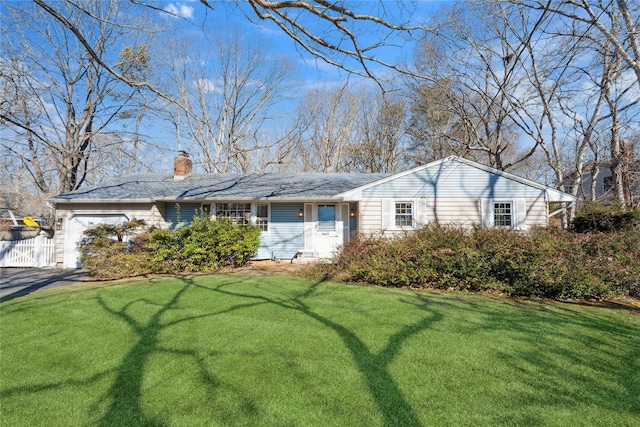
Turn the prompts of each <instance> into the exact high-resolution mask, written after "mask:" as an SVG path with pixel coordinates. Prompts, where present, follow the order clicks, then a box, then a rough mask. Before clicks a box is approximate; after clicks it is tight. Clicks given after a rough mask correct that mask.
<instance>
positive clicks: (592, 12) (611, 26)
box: [511, 0, 640, 86]
mask: <svg viewBox="0 0 640 427" xmlns="http://www.w3.org/2000/svg"><path fill="white" fill-rule="evenodd" d="M511 1H513V2H514V3H517V4H518V5H523V6H526V7H529V8H532V9H536V10H542V11H545V12H549V13H552V14H554V15H557V16H559V17H561V18H565V19H566V20H568V21H570V22H573V23H574V24H577V25H569V26H568V27H569V28H573V29H575V28H580V32H579V33H575V32H574V33H573V34H572V36H577V37H580V36H582V35H586V34H587V32H592V31H593V30H595V31H597V32H599V33H600V34H601V35H602V37H603V38H604V39H605V40H606V41H607V43H609V44H610V45H611V46H612V48H613V51H614V53H615V55H616V56H617V57H619V58H620V60H621V61H622V62H624V63H625V64H626V66H628V67H630V68H631V69H632V70H633V72H634V73H635V75H636V84H637V85H638V86H640V32H639V28H640V21H638V13H639V12H640V4H639V3H638V2H636V1H628V0H611V1H603V0H570V1H560V0H511ZM618 18H619V19H618Z"/></svg>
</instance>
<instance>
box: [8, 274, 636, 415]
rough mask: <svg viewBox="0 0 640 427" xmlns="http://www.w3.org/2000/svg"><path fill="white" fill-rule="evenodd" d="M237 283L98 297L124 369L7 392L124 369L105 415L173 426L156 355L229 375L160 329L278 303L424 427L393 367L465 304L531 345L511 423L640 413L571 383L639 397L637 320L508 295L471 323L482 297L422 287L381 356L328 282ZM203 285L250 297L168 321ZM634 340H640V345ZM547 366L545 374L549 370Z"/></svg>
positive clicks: (466, 327) (520, 352) (383, 405)
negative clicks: (157, 380)
mask: <svg viewBox="0 0 640 427" xmlns="http://www.w3.org/2000/svg"><path fill="white" fill-rule="evenodd" d="M228 279H229V280H225V281H224V282H223V283H221V284H214V285H210V286H208V285H204V284H202V283H198V282H196V281H194V279H193V278H191V277H180V278H179V280H181V281H182V282H183V283H182V284H181V286H180V288H179V289H178V290H177V292H175V294H174V295H172V296H171V298H170V299H169V300H168V301H167V302H164V303H157V302H154V301H150V300H148V299H136V300H131V301H128V302H126V304H125V305H124V306H122V307H121V308H113V307H112V305H110V304H109V302H108V301H106V300H105V299H103V298H102V297H101V296H98V298H97V301H98V304H99V305H100V306H101V307H102V309H103V310H105V311H106V312H108V313H109V314H111V315H112V316H114V317H115V318H117V319H118V320H120V321H122V322H124V324H125V325H126V326H127V327H128V328H129V329H130V330H131V331H133V332H134V333H135V334H136V336H137V340H136V342H135V344H134V345H133V346H132V347H131V349H130V350H129V351H128V352H127V354H126V355H125V356H124V358H123V359H122V361H121V362H119V364H118V366H116V367H115V368H112V369H109V370H106V371H104V372H100V373H97V374H96V375H94V376H92V377H90V378H87V379H85V380H77V381H76V380H73V381H60V382H59V383H52V384H42V385H33V386H25V387H20V388H15V389H10V390H6V391H5V392H3V393H2V395H3V396H8V395H15V394H28V393H33V392H36V391H41V390H51V389H56V388H63V387H68V386H69V385H72V386H73V385H78V386H83V385H87V384H90V383H92V382H96V381H99V380H100V379H101V378H104V377H105V376H107V375H115V378H114V380H113V382H112V383H111V385H110V387H109V389H108V391H107V392H106V394H105V395H104V396H102V397H101V400H100V402H108V409H107V411H106V413H104V415H103V416H102V418H101V420H100V425H103V426H113V425H127V426H134V425H138V426H164V425H165V423H164V422H163V421H162V420H160V419H158V418H155V417H152V416H149V415H147V414H146V413H145V410H144V408H143V406H142V404H143V398H144V396H143V393H144V390H143V381H144V374H145V371H144V369H145V366H146V365H147V364H148V363H149V361H150V359H151V357H152V356H154V355H156V354H173V355H178V356H180V357H188V358H190V359H191V360H193V361H194V363H195V365H196V366H197V369H198V372H199V374H198V375H199V376H200V379H201V381H202V383H203V384H204V385H205V387H206V392H207V393H208V394H209V395H210V396H212V395H213V394H214V393H215V392H216V391H217V390H218V389H219V388H220V381H218V380H217V379H216V378H215V377H214V375H212V374H211V372H210V371H209V369H208V368H207V367H206V361H205V360H204V359H203V358H202V356H200V355H199V354H198V352H197V351H195V350H194V351H191V350H177V349H172V348H166V347H164V346H162V344H161V341H160V334H161V333H162V332H163V331H165V330H167V329H168V328H171V327H173V326H176V325H179V324H182V323H185V322H192V321H196V320H198V319H203V318H212V317H215V316H218V315H222V314H225V313H230V312H234V311H238V310H244V309H250V308H253V307H256V306H261V305H272V306H274V307H279V308H281V309H284V310H293V311H295V312H297V313H300V314H302V315H304V316H307V317H308V318H310V319H313V320H314V321H316V322H318V324H320V325H322V326H323V327H326V328H327V329H329V330H331V331H333V332H335V334H336V336H338V337H339V338H340V339H341V341H342V342H343V343H344V346H345V348H346V349H347V350H348V351H349V354H350V355H351V357H352V359H353V361H354V364H355V366H356V368H357V369H358V371H359V372H360V374H361V375H362V378H363V380H364V382H365V383H366V385H367V387H368V390H369V393H370V395H371V397H372V399H373V401H374V402H375V404H376V406H377V408H378V410H379V411H380V414H381V415H382V417H383V419H384V424H385V425H402V426H420V425H421V422H420V419H419V416H418V414H417V413H416V411H415V410H414V408H412V406H411V404H410V403H409V402H408V400H407V399H406V398H405V396H404V395H403V393H402V391H401V389H400V387H399V385H398V384H397V382H396V381H395V380H394V378H393V377H392V375H391V373H390V365H391V363H392V361H393V360H394V358H395V357H396V356H397V355H398V354H399V352H400V350H401V349H402V347H403V345H404V343H405V342H406V341H407V339H409V338H411V337H412V336H415V335H416V334H419V333H420V332H422V331H425V330H427V329H430V328H432V327H433V325H434V323H435V322H439V321H441V320H442V319H443V315H442V314H441V313H442V311H444V310H445V309H448V307H451V308H455V310H456V311H455V312H457V313H460V319H459V321H460V327H459V328H458V329H457V330H456V332H457V333H461V334H463V335H468V336H469V337H473V336H475V335H476V334H478V333H482V332H487V331H491V330H499V331H508V332H509V333H510V334H512V335H513V332H516V334H515V335H514V336H515V337H516V339H518V340H522V341H523V342H524V343H525V344H528V345H524V346H522V347H520V348H496V349H495V353H496V354H497V357H498V359H499V360H502V361H503V363H504V365H505V366H506V367H507V366H508V368H509V370H511V372H513V371H515V372H517V373H518V374H519V375H520V378H519V379H518V382H523V383H524V384H526V385H527V391H526V392H521V394H520V395H519V396H517V397H516V398H515V401H514V402H511V403H505V402H500V405H503V406H504V407H505V409H507V411H506V413H507V414H509V415H511V416H513V417H514V418H511V419H510V421H512V422H513V424H524V423H528V424H538V423H541V422H544V421H543V420H542V418H539V417H536V416H535V414H533V415H532V414H531V412H530V411H529V412H528V413H525V414H522V413H521V408H522V406H524V405H535V406H536V407H539V408H543V407H545V405H549V404H550V398H551V400H553V401H554V402H552V403H555V404H558V405H562V406H566V407H572V406H574V407H575V405H580V404H585V403H586V404H588V405H591V406H595V407H602V408H604V409H608V410H612V411H625V410H626V411H628V412H629V413H630V414H633V415H639V414H640V409H639V408H640V405H639V406H636V407H635V408H633V407H628V408H625V407H624V405H623V406H620V405H616V404H615V399H611V397H610V394H611V393H613V395H615V393H619V392H616V391H615V390H612V389H611V386H610V384H609V383H607V384H598V385H597V387H594V388H593V390H592V389H591V388H590V387H588V385H586V384H582V383H585V382H587V381H589V380H590V378H589V377H579V378H578V381H580V382H582V383H581V384H580V387H578V388H575V387H574V388H571V387H567V382H570V379H571V377H573V376H576V375H579V372H578V373H576V372H573V371H572V369H571V366H585V365H592V364H594V363H597V364H598V365H599V366H597V367H596V369H598V370H600V371H601V372H602V375H603V377H608V378H615V381H617V382H618V383H619V384H622V385H623V387H624V388H626V390H627V393H628V394H629V396H633V394H632V393H636V396H637V393H638V390H640V379H639V378H638V375H639V374H638V371H640V366H638V365H639V364H640V362H639V361H640V348H639V345H638V344H637V343H638V341H640V332H638V331H633V330H632V328H631V327H630V326H625V325H620V324H619V323H617V322H615V321H609V320H606V319H603V318H602V317H601V316H600V317H595V316H590V315H588V314H586V313H583V312H579V311H574V310H571V309H568V308H567V309H563V308H557V307H555V306H554V307H553V308H548V307H545V306H544V304H543V303H540V304H529V305H526V304H523V303H521V302H513V301H508V300H506V301H503V302H502V303H503V304H504V307H505V309H504V310H502V309H501V308H500V307H499V306H498V307H492V308H487V307H484V306H483V307H482V309H483V313H486V314H483V316H484V317H482V321H481V322H475V323H473V324H471V323H466V322H465V321H464V320H465V319H464V313H465V311H467V312H468V313H469V317H473V316H476V318H477V313H476V312H477V311H478V310H479V309H480V308H479V307H478V306H477V304H476V303H474V302H470V301H466V300H457V299H455V298H450V299H447V300H445V299H443V298H437V299H433V300H432V299H429V300H427V299H426V298H424V297H423V296H421V295H422V294H421V293H416V294H415V299H412V300H410V301H409V300H403V302H404V303H406V304H411V305H412V306H413V307H414V308H415V309H417V310H419V311H422V312H423V313H424V316H422V317H421V318H420V319H419V320H418V321H416V322H414V323H412V324H410V325H407V326H404V327H402V328H401V329H400V330H399V331H397V332H396V333H394V334H392V335H391V336H389V338H388V339H387V342H386V345H385V346H384V347H383V348H382V349H381V350H380V351H378V352H373V351H371V350H370V349H369V348H368V347H367V345H366V343H365V342H364V341H363V339H362V338H361V337H359V336H358V335H357V334H356V333H355V332H353V331H352V330H350V329H349V328H347V327H346V326H344V325H342V324H340V323H338V322H337V321H336V320H334V319H332V318H329V317H327V316H323V315H322V314H320V313H318V312H317V310H314V309H312V307H311V306H310V305H309V304H308V303H307V301H306V300H307V299H308V298H310V297H312V296H314V295H315V294H316V291H317V290H318V287H319V284H320V283H321V282H319V283H316V284H314V285H311V286H309V287H308V288H306V289H305V290H304V292H300V293H299V294H296V295H293V296H285V297H279V296H273V295H269V294H268V293H267V292H268V291H266V290H260V292H256V293H255V294H249V293H247V292H244V293H243V292H240V291H239V290H238V288H237V287H234V285H237V284H242V283H244V282H245V281H246V279H243V278H241V277H233V278H232V277H231V276H228ZM152 281H153V279H152ZM195 289H199V290H204V291H206V292H211V293H212V294H217V295H219V296H222V295H224V296H230V297H233V298H234V299H235V298H238V299H240V300H241V301H245V302H244V303H241V304H234V305H231V306H229V307H227V308H224V309H221V310H219V311H213V312H208V313H201V314H196V315H191V316H189V315H186V316H182V317H179V318H177V319H175V320H168V319H166V317H168V316H166V315H168V314H169V313H171V312H173V313H175V312H176V310H179V309H181V308H184V307H181V306H180V301H181V299H182V298H183V297H184V296H185V295H186V294H187V293H188V292H189V291H191V290H195ZM136 304H145V305H146V306H148V307H157V309H154V310H153V311H152V313H150V314H149V315H148V316H147V317H146V318H145V321H140V320H137V319H136V318H135V317H134V316H133V314H132V313H135V310H133V307H134V306H135V305H136ZM511 306H517V308H518V309H519V310H522V313H523V315H522V317H519V318H516V319H514V318H513V312H514V311H513V309H509V307H511ZM441 309H442V310H441ZM174 315H175V314H174ZM572 326H575V327H580V328H583V329H580V330H584V332H582V333H580V334H578V335H576V334H575V332H574V329H575V328H572ZM541 328H552V329H553V330H552V332H553V334H540V333H539V331H540V330H541ZM597 330H599V331H601V332H603V333H608V334H611V335H613V336H614V337H615V339H614V340H612V341H609V340H602V339H600V338H598V337H596V336H594V335H593V334H589V331H597ZM532 338H533V339H536V340H538V341H537V342H536V343H535V344H536V345H535V347H533V348H532V346H531V342H530V340H531V339H532ZM554 339H561V340H564V341H566V344H564V345H561V346H558V345H557V343H555V342H553V340H554ZM612 342H614V343H616V344H619V345H620V346H623V345H627V346H628V350H629V351H628V352H627V353H626V354H625V355H623V357H624V358H625V359H627V360H626V362H623V363H622V369H621V366H620V365H619V364H616V363H614V362H613V361H614V360H617V359H619V357H620V354H619V352H616V351H614V350H615V349H611V348H610V345H611V343H612ZM633 342H635V343H636V344H635V345H634V344H632V343H633ZM575 345H577V346H579V347H584V348H591V347H597V348H598V349H599V350H600V352H601V353H600V354H601V356H593V355H588V354H585V353H584V352H579V351H572V349H571V346H575ZM594 357H595V359H594ZM567 367H569V368H567ZM497 372H498V375H502V374H504V375H505V377H504V378H502V379H501V380H502V381H504V382H505V383H507V382H509V381H512V379H510V378H509V376H508V374H507V373H505V372H503V371H502V370H498V371H497ZM540 372H542V375H541V374H540ZM585 390H586V391H588V392H589V393H590V394H589V395H588V396H585V395H584V393H585ZM240 398H241V396H240ZM628 400H629V401H633V397H629V399H628ZM518 401H520V403H518ZM508 404H512V405H513V407H512V408H507V407H506V406H507V405H508ZM99 405H100V403H96V404H95V406H96V408H95V409H96V410H99V409H98V406H99ZM518 405H521V406H518ZM630 406H631V405H630ZM241 407H242V408H243V410H244V411H245V412H247V413H255V412H256V411H257V409H256V407H255V405H254V403H253V402H252V401H250V400H248V399H247V400H246V401H244V402H242V405H241ZM495 412H496V413H504V412H505V411H498V410H496V411H495ZM498 416H499V415H496V419H495V422H496V424H504V423H505V422H506V421H505V419H503V418H497V417H498ZM518 417H519V418H518Z"/></svg>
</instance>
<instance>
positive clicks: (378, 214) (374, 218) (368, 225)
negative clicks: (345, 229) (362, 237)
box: [359, 199, 382, 234]
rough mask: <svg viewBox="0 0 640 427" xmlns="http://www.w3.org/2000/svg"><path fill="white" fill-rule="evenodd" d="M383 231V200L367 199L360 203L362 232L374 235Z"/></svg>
mask: <svg viewBox="0 0 640 427" xmlns="http://www.w3.org/2000/svg"><path fill="white" fill-rule="evenodd" d="M381 230H382V200H381V199H366V200H363V201H361V202H360V230H359V231H360V232H361V233H364V234H372V233H376V232H378V233H379V232H380V231H381Z"/></svg>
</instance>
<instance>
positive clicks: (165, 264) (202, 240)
mask: <svg viewBox="0 0 640 427" xmlns="http://www.w3.org/2000/svg"><path fill="white" fill-rule="evenodd" d="M259 245H260V228H259V227H257V226H255V225H240V224H236V223H234V222H233V221H231V220H229V219H227V218H219V219H216V220H211V219H209V218H208V217H204V216H196V217H194V218H193V222H192V223H190V224H187V225H184V226H182V227H180V228H178V229H176V230H155V231H154V232H153V233H152V234H151V241H150V244H149V247H150V248H151V250H152V251H153V252H154V256H153V260H154V263H155V269H156V271H157V272H162V273H178V272H206V271H213V270H216V269H219V268H222V267H228V266H232V267H239V266H242V265H245V264H246V263H247V262H248V261H249V260H250V259H251V257H252V256H253V255H255V253H256V252H257V250H258V247H259Z"/></svg>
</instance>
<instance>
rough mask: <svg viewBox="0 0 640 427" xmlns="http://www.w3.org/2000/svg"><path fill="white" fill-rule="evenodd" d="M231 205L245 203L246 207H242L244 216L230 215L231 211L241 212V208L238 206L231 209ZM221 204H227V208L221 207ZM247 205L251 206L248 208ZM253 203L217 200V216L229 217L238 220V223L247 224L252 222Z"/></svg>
mask: <svg viewBox="0 0 640 427" xmlns="http://www.w3.org/2000/svg"><path fill="white" fill-rule="evenodd" d="M229 205H238V206H240V205H244V208H243V209H242V211H241V212H242V214H243V215H242V216H238V215H230V213H238V212H240V210H239V209H238V208H237V207H236V208H235V209H230V208H229V207H230V206H229ZM219 206H226V207H227V209H224V208H223V209H222V210H221V209H220V208H219ZM247 206H248V207H249V209H247ZM252 208H253V203H246V202H216V203H215V213H214V215H215V218H218V217H220V218H229V219H230V220H231V221H233V222H236V223H240V224H241V225H247V224H250V223H251V222H252V221H251V218H252V216H253V210H252ZM221 212H222V213H224V212H226V213H227V214H226V215H221Z"/></svg>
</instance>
